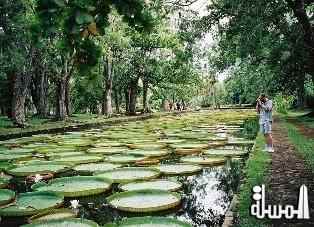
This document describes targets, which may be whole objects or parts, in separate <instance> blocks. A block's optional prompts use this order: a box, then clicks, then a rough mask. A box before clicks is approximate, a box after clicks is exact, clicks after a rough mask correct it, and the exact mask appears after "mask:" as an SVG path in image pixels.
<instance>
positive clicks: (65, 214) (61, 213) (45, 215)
mask: <svg viewBox="0 0 314 227" xmlns="http://www.w3.org/2000/svg"><path fill="white" fill-rule="evenodd" d="M76 216H77V214H76V213H75V212H74V211H73V210H71V209H67V208H62V209H53V210H48V211H45V212H41V213H39V214H36V215H34V216H32V217H30V218H29V219H28V222H29V223H38V222H43V221H50V220H58V219H65V218H74V217H76Z"/></svg>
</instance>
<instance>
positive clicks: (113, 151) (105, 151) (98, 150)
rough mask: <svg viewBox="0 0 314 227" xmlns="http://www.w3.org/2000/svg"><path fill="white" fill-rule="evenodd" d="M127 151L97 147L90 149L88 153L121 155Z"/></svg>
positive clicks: (120, 148) (121, 148) (119, 148)
mask: <svg viewBox="0 0 314 227" xmlns="http://www.w3.org/2000/svg"><path fill="white" fill-rule="evenodd" d="M125 150H126V148H123V147H97V148H91V149H88V150H87V151H86V152H87V153H91V154H121V153H123V152H124V151H125Z"/></svg>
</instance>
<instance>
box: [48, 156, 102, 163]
mask: <svg viewBox="0 0 314 227" xmlns="http://www.w3.org/2000/svg"><path fill="white" fill-rule="evenodd" d="M103 159H104V158H103V157H102V156H97V155H80V156H79V155H75V156H68V157H62V158H56V159H53V161H55V162H58V163H64V164H67V163H72V164H83V163H91V162H100V161H102V160H103Z"/></svg>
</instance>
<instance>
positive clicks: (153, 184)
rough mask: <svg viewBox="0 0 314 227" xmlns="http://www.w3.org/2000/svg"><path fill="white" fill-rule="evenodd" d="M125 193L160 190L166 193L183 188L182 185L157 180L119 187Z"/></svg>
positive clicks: (170, 181) (131, 183)
mask: <svg viewBox="0 0 314 227" xmlns="http://www.w3.org/2000/svg"><path fill="white" fill-rule="evenodd" d="M119 187H120V189H121V190H123V191H134V190H145V189H159V190H166V191H177V190H179V189H180V188H181V187H182V184H181V183H179V182H176V181H172V180H166V179H156V180H150V181H140V182H130V183H126V184H122V185H120V186H119Z"/></svg>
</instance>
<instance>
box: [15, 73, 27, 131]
mask: <svg viewBox="0 0 314 227" xmlns="http://www.w3.org/2000/svg"><path fill="white" fill-rule="evenodd" d="M12 79H13V96H12V121H13V123H14V124H15V125H17V126H18V127H24V126H25V99H26V93H27V88H28V85H29V82H30V78H29V76H27V75H23V74H22V73H14V74H13V77H12Z"/></svg>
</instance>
